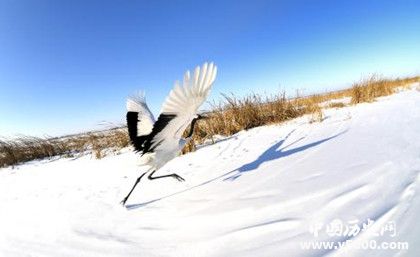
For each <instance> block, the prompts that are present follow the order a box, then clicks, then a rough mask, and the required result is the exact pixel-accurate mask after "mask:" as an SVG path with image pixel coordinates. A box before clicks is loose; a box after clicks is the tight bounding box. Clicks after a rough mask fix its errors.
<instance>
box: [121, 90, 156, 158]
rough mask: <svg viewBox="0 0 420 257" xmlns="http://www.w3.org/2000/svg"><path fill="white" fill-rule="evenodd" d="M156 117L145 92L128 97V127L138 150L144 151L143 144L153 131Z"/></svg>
mask: <svg viewBox="0 0 420 257" xmlns="http://www.w3.org/2000/svg"><path fill="white" fill-rule="evenodd" d="M154 123H155V118H154V117H153V114H152V113H151V112H150V110H149V107H147V104H146V98H145V97H144V93H143V92H139V93H138V94H136V95H134V96H131V97H129V98H128V99H127V127H128V134H129V136H130V140H131V143H132V144H133V145H134V148H135V149H136V150H137V151H142V150H143V149H142V145H143V143H144V141H145V140H146V137H147V135H149V134H150V133H151V132H152V129H153V124H154Z"/></svg>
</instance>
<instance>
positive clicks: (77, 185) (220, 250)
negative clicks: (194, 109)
mask: <svg viewBox="0 0 420 257" xmlns="http://www.w3.org/2000/svg"><path fill="white" fill-rule="evenodd" d="M324 114H325V119H324V120H323V121H322V122H321V123H310V122H309V118H308V117H302V118H299V119H296V120H293V121H291V122H287V123H284V124H280V125H272V126H264V127H258V128H255V129H251V130H249V131H243V132H240V133H238V134H236V135H234V136H231V137H229V138H224V139H222V140H220V141H219V142H217V143H216V144H213V145H208V146H203V147H201V148H200V149H199V150H197V151H196V152H194V153H190V154H187V155H184V156H180V157H178V158H176V159H174V160H173V161H171V162H170V163H168V165H166V166H164V167H163V168H162V169H161V170H160V171H159V173H160V174H164V173H169V172H177V173H178V174H179V175H181V176H183V177H184V178H185V179H186V182H183V183H181V182H178V181H176V180H171V179H167V180H155V181H147V180H145V181H142V182H141V184H139V186H138V187H137V189H136V191H134V193H133V195H132V196H131V198H130V200H129V202H128V203H127V208H124V207H122V206H121V205H120V204H119V202H120V201H121V200H122V198H123V197H124V196H125V194H126V193H127V190H129V189H130V187H131V186H132V184H133V183H134V181H135V179H136V178H137V176H138V175H140V174H141V173H140V172H141V170H140V169H139V168H138V167H137V166H136V160H137V158H138V156H136V155H135V154H134V153H132V152H131V150H130V149H125V150H124V151H122V153H121V154H119V155H115V156H110V157H106V158H104V159H102V160H94V159H92V158H91V157H89V156H85V157H82V158H78V159H58V160H53V161H51V160H43V161H33V162H30V163H27V164H24V165H19V166H17V167H15V168H11V167H10V168H3V169H0V256H325V255H327V256H416V253H418V251H420V249H419V248H420V222H418V221H417V219H416V215H417V214H418V213H420V200H419V196H418V190H419V183H420V178H419V177H420V176H419V172H420V140H419V138H420V136H419V134H420V93H419V92H418V91H416V90H408V91H404V92H401V93H398V94H394V95H392V96H388V97H383V98H380V99H379V100H378V101H377V102H374V103H365V104H359V105H356V106H352V107H346V108H340V109H328V110H326V111H325V113H324ZM340 228H341V229H342V230H340ZM357 228H359V231H357ZM349 229H352V230H349ZM354 229H356V231H355V230H354ZM350 231H352V232H353V233H350ZM355 232H357V233H355ZM347 240H351V241H352V242H353V243H352V245H353V246H355V245H357V244H358V243H362V244H363V242H372V241H373V242H374V243H375V244H376V248H378V246H382V247H383V246H385V244H383V243H384V242H385V243H388V245H389V243H394V244H396V243H398V242H403V243H406V244H407V245H408V246H409V247H408V249H393V250H390V249H388V250H384V249H357V248H358V247H343V248H341V247H339V246H340V244H342V243H344V242H346V241H347ZM316 243H332V244H333V245H332V247H330V245H321V247H318V246H319V245H316ZM306 248H307V249H306ZM316 248H319V249H316ZM371 248H372V247H371Z"/></svg>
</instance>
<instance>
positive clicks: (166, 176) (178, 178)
mask: <svg viewBox="0 0 420 257" xmlns="http://www.w3.org/2000/svg"><path fill="white" fill-rule="evenodd" d="M155 172H156V170H154V171H153V172H152V173H150V174H149V176H148V177H147V178H148V179H150V180H153V179H158V178H168V177H172V178H174V179H176V180H178V181H185V179H184V178H183V177H181V176H180V175H178V174H175V173H173V174H169V175H162V176H155V177H152V176H153V174H154V173H155Z"/></svg>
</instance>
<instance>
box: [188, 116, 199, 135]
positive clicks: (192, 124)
mask: <svg viewBox="0 0 420 257" xmlns="http://www.w3.org/2000/svg"><path fill="white" fill-rule="evenodd" d="M196 122H197V118H195V119H193V120H192V121H191V128H190V132H188V135H187V138H190V137H191V136H192V134H193V132H194V126H195V123H196Z"/></svg>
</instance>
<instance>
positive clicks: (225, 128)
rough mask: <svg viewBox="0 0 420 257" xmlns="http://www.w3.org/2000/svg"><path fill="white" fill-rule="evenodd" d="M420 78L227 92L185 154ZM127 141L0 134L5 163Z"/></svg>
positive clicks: (98, 152) (104, 136) (113, 134)
mask: <svg viewBox="0 0 420 257" xmlns="http://www.w3.org/2000/svg"><path fill="white" fill-rule="evenodd" d="M419 81H420V77H419V76H417V77H410V78H404V79H385V78H381V77H379V76H376V75H374V76H371V77H369V78H367V79H363V80H361V81H360V82H357V83H354V84H353V86H352V87H351V88H349V89H344V90H339V91H333V92H327V93H324V94H317V95H310V96H300V95H296V96H295V97H293V98H288V97H287V96H286V94H285V93H284V92H281V93H279V94H278V95H274V96H270V97H263V96H261V95H258V94H251V95H248V96H246V97H243V98H241V99H239V98H237V97H235V96H234V95H223V100H222V101H220V102H219V103H213V104H212V110H211V111H210V112H209V113H208V114H207V115H208V116H209V117H210V118H209V119H207V120H203V121H200V122H199V123H198V125H197V126H196V127H195V129H194V135H193V140H192V141H191V142H190V143H189V144H188V145H187V146H186V147H185V148H184V150H183V153H187V152H191V151H194V149H195V145H196V144H201V143H203V142H204V141H205V140H208V139H210V140H213V137H214V136H215V135H223V136H229V135H233V134H235V133H237V132H239V131H241V130H246V129H250V128H254V127H258V126H261V125H266V124H274V123H281V122H284V121H287V120H291V119H294V118H296V117H299V116H302V115H305V114H308V115H309V118H310V120H309V121H310V122H321V121H322V120H323V118H324V115H323V112H322V105H321V104H322V103H325V102H328V101H331V100H334V99H341V98H344V97H351V103H352V104H358V103H362V102H372V101H374V100H375V98H377V97H380V96H386V95H389V94H392V93H394V92H395V91H396V90H397V89H398V88H404V87H407V85H410V84H411V83H414V82H419ZM345 106H346V104H345V103H342V102H333V103H329V104H328V105H327V106H326V107H330V108H341V107H345ZM128 145H129V138H128V135H127V132H126V128H124V127H121V128H114V129H111V130H107V131H99V132H90V133H84V134H79V135H74V136H66V137H61V138H37V137H20V138H18V139H14V140H1V139H0V167H6V166H10V165H16V164H19V163H22V162H26V161H30V160H34V159H40V158H51V157H53V156H58V155H61V156H67V157H73V156H75V155H83V154H86V153H91V154H92V155H94V156H95V158H102V157H104V156H106V154H107V153H108V152H109V151H113V150H118V149H121V148H124V147H126V146H128Z"/></svg>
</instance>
